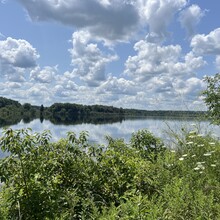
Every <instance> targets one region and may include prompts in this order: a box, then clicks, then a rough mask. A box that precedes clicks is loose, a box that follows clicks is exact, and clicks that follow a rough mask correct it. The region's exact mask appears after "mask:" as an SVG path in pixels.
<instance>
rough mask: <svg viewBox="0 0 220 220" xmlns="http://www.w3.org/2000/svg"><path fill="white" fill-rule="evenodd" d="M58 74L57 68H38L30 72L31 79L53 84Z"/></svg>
mask: <svg viewBox="0 0 220 220" xmlns="http://www.w3.org/2000/svg"><path fill="white" fill-rule="evenodd" d="M56 74H57V66H55V67H50V66H46V67H44V68H43V69H41V68H40V67H39V66H37V67H36V68H35V69H33V70H32V71H31V72H30V77H31V79H33V80H35V81H37V82H40V83H51V82H52V81H53V80H54V79H55V76H56Z"/></svg>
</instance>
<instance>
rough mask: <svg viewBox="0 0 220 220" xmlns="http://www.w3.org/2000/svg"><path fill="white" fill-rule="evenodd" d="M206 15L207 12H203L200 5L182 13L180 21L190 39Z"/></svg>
mask: <svg viewBox="0 0 220 220" xmlns="http://www.w3.org/2000/svg"><path fill="white" fill-rule="evenodd" d="M204 15H205V11H202V10H201V8H200V7H199V6H198V5H191V6H189V7H188V8H186V9H184V10H183V11H182V12H181V13H180V17H179V21H180V24H181V26H182V27H183V28H184V29H185V30H186V32H187V35H188V37H191V36H192V35H194V34H195V32H196V26H197V25H198V24H199V22H200V20H201V19H202V17H203V16H204Z"/></svg>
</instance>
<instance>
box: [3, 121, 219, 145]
mask: <svg viewBox="0 0 220 220" xmlns="http://www.w3.org/2000/svg"><path fill="white" fill-rule="evenodd" d="M10 127H11V128H12V129H21V128H32V130H33V132H42V131H43V130H50V131H51V133H52V141H57V140H58V139H60V138H63V137H66V134H67V132H68V131H73V132H75V133H76V134H77V135H78V134H79V133H80V132H81V131H88V132H89V141H91V142H95V143H100V144H102V143H103V144H104V143H105V142H106V141H105V136H106V135H110V136H111V137H113V138H123V139H124V140H125V141H126V142H128V141H129V139H130V137H131V135H132V133H133V132H136V131H138V130H140V129H148V130H149V131H151V132H152V133H153V134H154V135H155V136H157V137H161V138H162V139H164V140H169V138H170V137H169V135H168V134H167V132H168V133H169V132H170V130H173V131H174V132H180V131H181V128H184V129H186V130H194V129H195V128H196V129H197V130H199V132H200V133H202V134H206V133H208V132H212V133H214V135H216V136H218V137H219V138H220V126H211V125H210V124H209V122H208V121H201V122H198V121H193V120H187V121H186V120H178V119H161V118H153V119H152V118H144V119H132V120H124V121H122V122H115V123H108V124H87V123H82V124H78V125H54V124H52V123H51V122H50V121H48V120H44V121H43V122H41V121H40V120H39V119H35V120H33V121H31V122H30V123H24V122H23V121H21V122H20V123H18V124H17V125H12V126H10ZM1 131H2V128H1Z"/></svg>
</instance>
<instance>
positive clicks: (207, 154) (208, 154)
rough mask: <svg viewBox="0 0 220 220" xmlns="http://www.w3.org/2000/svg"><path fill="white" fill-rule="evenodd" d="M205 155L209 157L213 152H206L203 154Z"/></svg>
mask: <svg viewBox="0 0 220 220" xmlns="http://www.w3.org/2000/svg"><path fill="white" fill-rule="evenodd" d="M203 155H204V156H205V157H209V156H211V155H212V153H211V152H209V153H206V154H203Z"/></svg>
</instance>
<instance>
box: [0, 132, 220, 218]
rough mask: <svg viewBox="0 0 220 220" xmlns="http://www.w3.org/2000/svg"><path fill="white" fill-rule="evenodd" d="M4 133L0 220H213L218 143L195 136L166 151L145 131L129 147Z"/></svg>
mask: <svg viewBox="0 0 220 220" xmlns="http://www.w3.org/2000/svg"><path fill="white" fill-rule="evenodd" d="M50 138H51V135H50V133H49V132H48V131H45V132H43V133H42V134H39V133H34V134H33V133H32V132H31V130H18V131H13V130H11V129H9V130H5V131H4V135H3V137H2V138H1V140H0V146H1V148H2V150H3V151H8V152H10V155H8V156H6V157H5V158H2V159H1V160H0V178H1V182H2V183H3V185H2V187H1V191H0V219H4V220H5V219H7V220H8V219H42V220H43V219H45V220H48V219H61V220H62V219H63V220H64V219H109V220H110V219H112V220H113V219H120V220H121V219H129V220H130V219H149V220H152V219H219V218H220V205H219V204H220V163H219V158H220V142H219V141H218V140H215V139H213V138H211V137H209V136H207V137H203V136H201V135H199V134H198V133H196V132H190V133H188V134H186V137H185V140H186V142H184V145H183V146H182V148H181V149H178V150H176V151H175V152H174V151H171V150H169V149H167V148H164V147H163V144H162V142H161V140H160V139H158V138H156V137H154V136H153V135H152V134H151V133H149V132H148V131H147V130H142V131H138V132H137V133H134V134H133V135H132V137H131V141H130V143H129V144H126V143H125V142H124V141H123V140H121V139H116V140H114V139H112V138H111V137H108V138H107V139H108V144H107V145H106V146H95V145H92V146H91V145H90V144H89V143H88V141H87V138H88V134H87V133H86V132H82V133H81V134H80V135H79V137H76V135H75V134H74V133H69V134H68V136H67V138H66V139H61V140H60V141H58V142H56V143H52V142H51V141H50Z"/></svg>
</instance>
